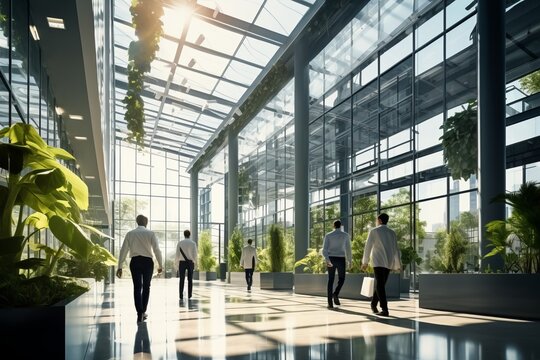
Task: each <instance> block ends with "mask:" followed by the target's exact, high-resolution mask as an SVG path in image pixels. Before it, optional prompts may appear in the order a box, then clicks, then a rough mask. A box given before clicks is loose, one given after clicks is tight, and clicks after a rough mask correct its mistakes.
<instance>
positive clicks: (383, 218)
mask: <svg viewBox="0 0 540 360" xmlns="http://www.w3.org/2000/svg"><path fill="white" fill-rule="evenodd" d="M377 219H380V220H381V222H382V223H383V225H386V224H388V219H390V216H388V214H386V213H382V214H380V215H379V216H377Z"/></svg>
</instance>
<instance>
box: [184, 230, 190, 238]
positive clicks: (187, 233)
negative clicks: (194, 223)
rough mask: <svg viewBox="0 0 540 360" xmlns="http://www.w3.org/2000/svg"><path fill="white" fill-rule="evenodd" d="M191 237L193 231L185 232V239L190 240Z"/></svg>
mask: <svg viewBox="0 0 540 360" xmlns="http://www.w3.org/2000/svg"><path fill="white" fill-rule="evenodd" d="M190 236H191V231H189V230H184V237H186V238H188V237H190Z"/></svg>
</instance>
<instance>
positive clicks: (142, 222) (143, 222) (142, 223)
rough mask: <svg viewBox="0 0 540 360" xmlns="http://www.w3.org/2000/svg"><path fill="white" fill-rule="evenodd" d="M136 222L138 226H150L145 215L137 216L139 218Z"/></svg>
mask: <svg viewBox="0 0 540 360" xmlns="http://www.w3.org/2000/svg"><path fill="white" fill-rule="evenodd" d="M135 221H136V222H137V225H139V226H146V225H148V218H147V217H146V216H144V215H137V217H136V218H135Z"/></svg>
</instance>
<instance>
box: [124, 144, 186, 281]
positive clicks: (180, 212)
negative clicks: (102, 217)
mask: <svg viewBox="0 0 540 360" xmlns="http://www.w3.org/2000/svg"><path fill="white" fill-rule="evenodd" d="M180 158H181V157H180V156H179V155H177V154H173V153H170V152H165V151H158V150H156V149H152V150H151V151H140V150H138V149H136V148H135V147H133V146H131V145H130V144H127V143H125V142H124V141H123V140H121V139H117V140H116V150H115V167H116V169H115V201H114V228H115V231H114V234H115V236H114V237H115V239H116V240H117V241H116V244H115V249H114V250H115V254H119V253H120V246H121V245H122V243H123V240H124V238H125V236H126V233H127V232H128V231H130V230H132V229H134V228H135V227H137V224H136V222H135V217H136V216H137V215H138V214H143V215H145V216H146V217H148V220H149V224H148V227H149V228H150V229H151V230H153V231H154V232H155V233H156V236H157V238H158V241H159V246H160V249H161V252H162V254H163V260H164V272H165V276H166V277H171V276H174V273H173V272H174V270H173V263H174V257H175V251H176V244H177V242H178V240H180V239H183V237H184V235H183V232H184V230H185V229H189V227H190V222H189V219H190V216H191V214H190V210H191V207H190V201H191V198H190V179H189V174H187V172H186V167H187V165H188V164H186V163H184V162H181V161H180ZM156 266H157V264H156Z"/></svg>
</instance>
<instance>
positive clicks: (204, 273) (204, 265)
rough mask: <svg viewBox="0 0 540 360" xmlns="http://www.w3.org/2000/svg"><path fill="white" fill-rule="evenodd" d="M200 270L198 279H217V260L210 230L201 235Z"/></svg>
mask: <svg viewBox="0 0 540 360" xmlns="http://www.w3.org/2000/svg"><path fill="white" fill-rule="evenodd" d="M198 246H199V271H198V274H197V275H198V276H197V280H216V279H217V272H216V265H217V260H216V257H215V256H214V254H213V253H212V239H211V234H210V230H204V231H202V232H201V235H200V236H199V244H198Z"/></svg>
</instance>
